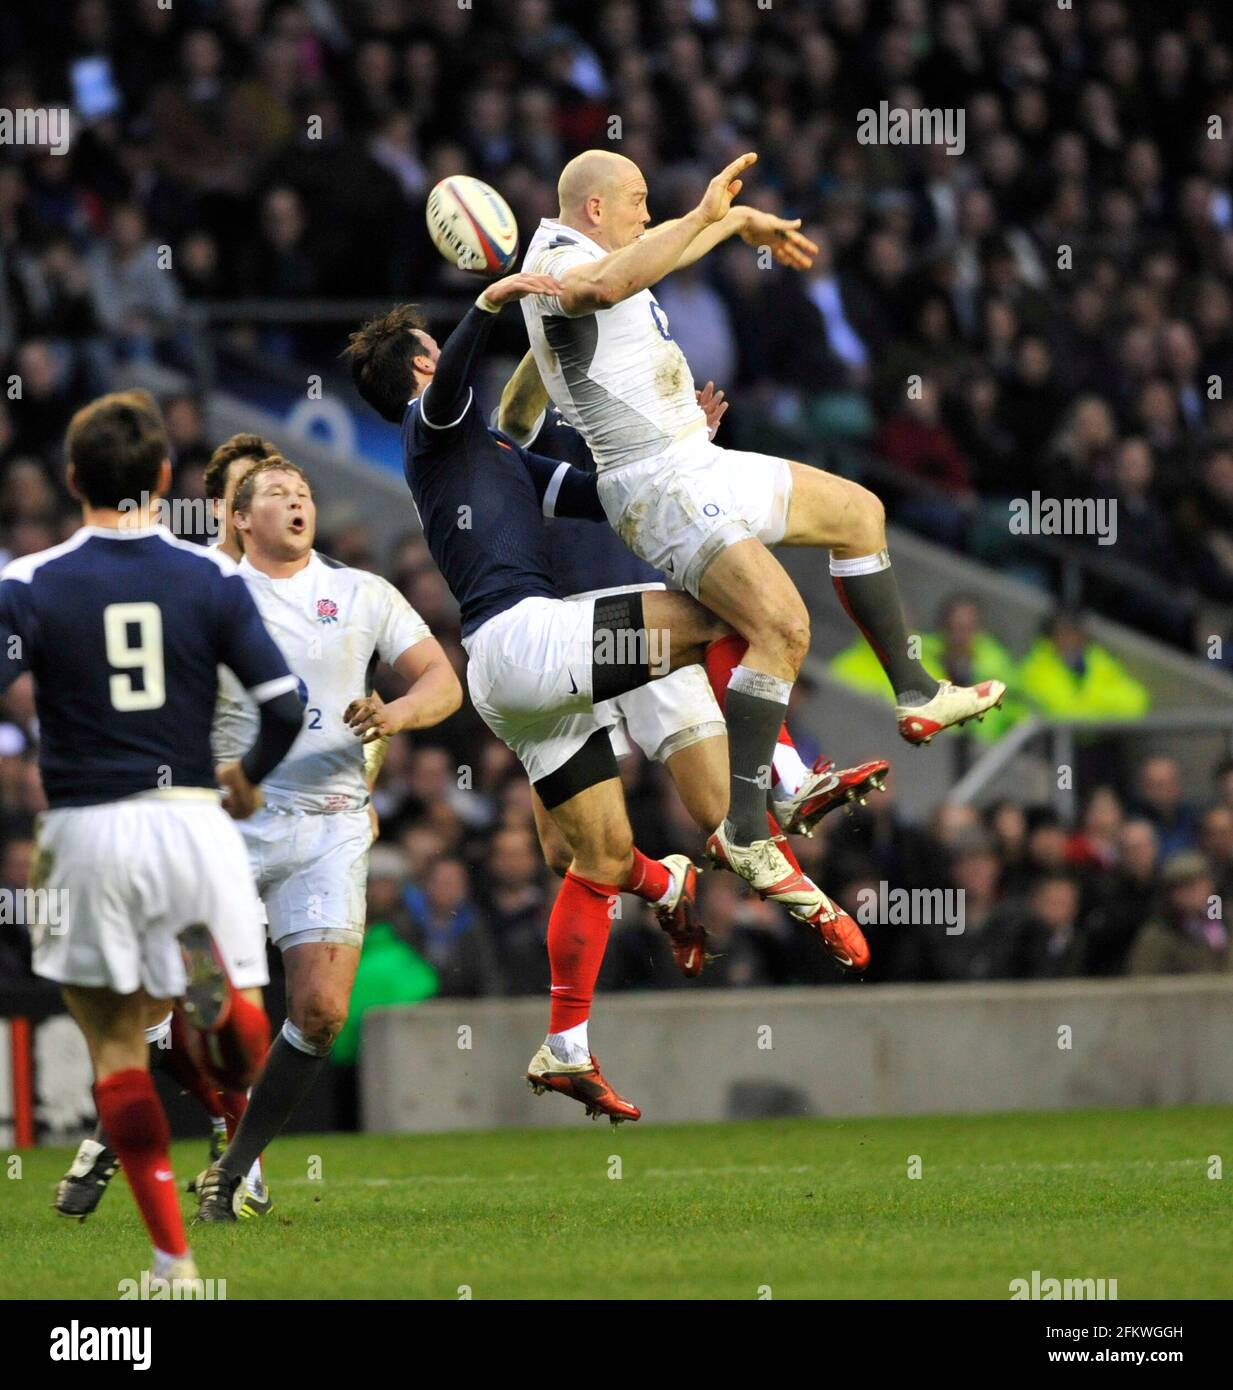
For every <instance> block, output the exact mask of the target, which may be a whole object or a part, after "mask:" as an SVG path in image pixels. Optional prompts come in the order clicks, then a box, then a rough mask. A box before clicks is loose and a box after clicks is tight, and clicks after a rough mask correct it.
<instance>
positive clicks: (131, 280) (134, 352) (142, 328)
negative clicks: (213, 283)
mask: <svg viewBox="0 0 1233 1390" xmlns="http://www.w3.org/2000/svg"><path fill="white" fill-rule="evenodd" d="M108 230H109V235H108V238H107V241H106V242H104V243H102V244H100V245H99V246H97V247H96V248H95V249H94V250H93V251H92V252H91V253H90V254H89V256H88V257H87V259H86V267H87V271H88V274H89V277H90V292H91V295H92V296H93V300H94V312H95V314H96V315H97V317H98V321H99V323H100V324H101V325H102V326H103V328H104V329H106V331H107V333H108V335H109V337H110V338H111V341H112V342H113V343H114V344H115V345H116V347H117V349H118V350H119V351H120V353H121V355H123V356H127V357H151V356H153V355H154V351H155V348H156V347H157V346H158V345H159V344H160V343H165V342H167V341H168V340H169V339H170V338H171V337H172V335H173V334H175V333H176V332H177V331H178V330H179V329H180V328H181V326H182V324H181V315H182V296H181V294H180V288H179V284H178V282H177V280H176V275H175V271H174V269H173V268H172V264H171V261H170V258H169V257H168V256H166V255H165V253H164V251H163V250H162V249H160V247H159V246H158V245H157V244H156V243H155V241H154V239H153V238H152V237H150V236H149V234H148V232H147V230H146V219H145V214H144V213H143V212H142V210H141V208H140V207H138V206H137V205H136V204H135V203H121V204H120V205H119V206H118V207H115V208H113V209H112V212H111V218H110V223H109V229H108Z"/></svg>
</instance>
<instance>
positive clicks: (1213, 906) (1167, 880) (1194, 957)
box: [1128, 851, 1233, 975]
mask: <svg viewBox="0 0 1233 1390" xmlns="http://www.w3.org/2000/svg"><path fill="white" fill-rule="evenodd" d="M1161 883H1162V886H1163V891H1164V903H1163V908H1162V911H1161V912H1160V913H1159V915H1157V916H1154V917H1153V918H1152V919H1151V920H1150V921H1149V922H1148V923H1147V924H1146V926H1144V927H1143V929H1142V930H1141V931H1140V932H1139V935H1138V936H1137V937H1136V938H1135V943H1134V946H1133V947H1132V948H1131V952H1130V960H1129V964H1128V969H1129V971H1130V973H1131V974H1132V975H1199V974H1218V973H1224V972H1225V971H1228V970H1230V969H1233V951H1230V949H1229V932H1228V928H1227V927H1226V926H1225V924H1224V922H1223V920H1222V919H1221V917H1220V915H1219V907H1220V904H1219V901H1218V899H1216V897H1215V885H1214V884H1213V882H1212V875H1211V869H1210V867H1209V865H1208V863H1207V860H1206V859H1204V858H1203V856H1202V855H1201V854H1196V853H1194V852H1193V851H1183V852H1182V853H1179V854H1175V855H1173V857H1172V858H1170V859H1167V860H1166V861H1165V864H1164V869H1163V870H1162V872H1161Z"/></svg>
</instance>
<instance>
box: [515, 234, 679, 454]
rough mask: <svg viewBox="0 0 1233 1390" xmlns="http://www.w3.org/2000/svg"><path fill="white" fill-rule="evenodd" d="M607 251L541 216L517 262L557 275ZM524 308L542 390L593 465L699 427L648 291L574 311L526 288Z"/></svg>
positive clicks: (655, 450) (664, 322) (660, 448)
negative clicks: (587, 451) (586, 450)
mask: <svg viewBox="0 0 1233 1390" xmlns="http://www.w3.org/2000/svg"><path fill="white" fill-rule="evenodd" d="M607 254H608V253H607V252H606V251H605V250H604V249H603V247H602V246H598V245H596V243H595V242H593V241H592V240H591V239H590V237H588V236H584V235H583V233H582V232H578V231H575V230H574V229H573V228H572V227H566V226H564V225H563V224H562V223H560V222H558V221H556V220H555V219H554V218H550V217H546V218H544V220H543V221H542V222H541V223H540V224H539V227H538V228H537V229H536V232H535V235H534V236H533V237H532V238H531V244H530V245H529V246H528V247H527V254H526V257H525V258H524V260H523V263H522V268H523V270H524V271H527V272H529V273H534V274H538V275H555V276H556V277H557V278H558V279H559V278H560V277H561V276H562V275H563V274H564V273H565V272H566V271H567V270H568V269H570V267H571V266H575V265H583V264H585V263H586V262H587V261H598V260H602V259H603V258H604V257H605V256H606V255H607ZM522 313H523V317H524V318H525V319H526V324H527V334H528V336H529V337H530V339H531V350H532V352H534V354H535V362H536V365H537V366H538V367H539V374H540V376H541V377H542V378H543V382H544V385H545V386H546V387H547V388H548V394H549V395H550V396H551V397H552V399H553V400H554V401H555V402H556V404H557V406H558V408H559V409H560V411H561V414H562V415H564V416H565V418H566V419H567V420H568V421H569V423H570V424H571V425H573V426H574V428H575V429H577V430H579V431H580V432H581V434H582V436H583V437H584V438H585V439H586V442H587V445H588V447H589V448H590V450H591V453H592V454H593V455H594V458H595V465H596V467H597V468H598V469H599V471H600V472H603V471H604V470H605V469H607V468H613V467H617V466H618V465H620V464H623V463H636V462H637V461H638V460H639V459H644V458H650V457H651V456H652V455H654V454H660V453H663V452H664V450H665V449H667V448H668V447H669V446H670V445H671V444H672V443H673V441H674V440H676V439H679V438H680V437H681V436H682V435H683V434H685V433H687V432H688V433H693V432H695V431H703V430H705V429H706V416H705V415H704V414H703V412H702V409H701V407H700V406H699V405H698V402H697V399H696V398H695V396H694V379H693V374H692V373H691V372H690V370H689V363H688V362H686V360H685V354H684V353H683V352H682V351H681V349H680V348H679V347H677V345H676V343H675V341H674V340H673V338H672V336H671V334H670V333H669V331H668V316H667V314H665V313H664V311H663V310H662V309H661V308H660V307H659V303H658V301H657V300H656V298H655V296H654V295H653V294H652V293H651V291H650V290H641V291H639V293H638V294H635V295H631V296H630V297H629V298H628V299H626V300H622V302H621V303H620V304H616V305H614V306H613V307H612V308H611V309H599V310H597V311H596V312H595V313H593V314H581V315H579V316H577V317H576V318H569V317H567V316H566V315H565V314H564V313H563V312H562V309H561V303H560V300H558V299H551V298H548V297H547V296H544V295H532V296H529V297H528V298H526V299H524V300H523V301H522ZM703 437H704V438H705V435H704V436H703Z"/></svg>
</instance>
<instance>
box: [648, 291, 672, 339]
mask: <svg viewBox="0 0 1233 1390" xmlns="http://www.w3.org/2000/svg"><path fill="white" fill-rule="evenodd" d="M651 318H652V320H653V321H654V324H655V327H656V328H657V329H658V330H659V336H660V337H661V338H662V339H663V340H664V341H665V342H666V343H670V342H671V341H672V334H671V333H669V332H668V315H667V314H665V313H664V311H663V310H662V309H661V308H660V307H659V303H658V301H657V300H654V299H652V300H651Z"/></svg>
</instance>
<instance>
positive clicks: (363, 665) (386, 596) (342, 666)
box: [211, 551, 431, 811]
mask: <svg viewBox="0 0 1233 1390" xmlns="http://www.w3.org/2000/svg"><path fill="white" fill-rule="evenodd" d="M240 573H241V574H242V575H243V576H244V579H245V581H246V582H247V584H248V588H249V592H250V593H251V594H252V596H253V600H254V602H255V603H256V605H257V610H258V612H260V614H261V616H262V618H263V619H264V621H265V625H266V628H267V629H268V630H269V633H270V636H271V637H273V639H274V640H275V642H277V643H278V645H279V647H280V648H281V649H282V652H283V655H284V656H285V657H286V658H287V664H288V665H289V666H290V667H291V670H292V672H293V673H294V674H295V675H296V676H298V677H299V679H300V683H301V687H303V688H306V689H307V696H306V703H307V708H306V710H305V711H304V727H303V728H302V729H301V730H300V733H299V737H298V738H297V739H296V741H295V742H294V743H293V744H292V745H291V751H290V752H289V753H288V754H287V756H286V757H285V758H284V759H283V760H282V762H281V763H279V765H278V766H277V767H276V768H275V769H274V771H273V772H272V773H270V775H269V777H267V778H266V780H265V781H264V782H263V783H262V784H261V787H262V791H263V792H264V794H265V799H266V802H267V803H268V804H269V805H271V806H281V807H286V808H287V809H290V810H304V811H351V810H359V809H360V808H361V807H363V806H365V805H366V804H367V801H368V787H367V785H366V783H365V781H364V745H363V743H362V742H361V741H360V740H359V739H358V738H357V737H356V736H355V734H354V733H352V732H351V730H350V729H349V728H348V727H347V726H346V724H345V723H343V711H344V710H345V709H346V708H347V706H348V705H349V704H350V703H351V701H352V700H358V699H360V698H361V697H362V696H364V695H367V694H368V693H369V691H370V690H371V679H372V670H373V667H374V666H375V665H376V662H377V658H378V657H380V659H381V660H382V661H385V662H388V663H390V664H392V663H393V662H394V661H396V660H397V659H398V657H400V656H401V655H402V654H403V652H405V651H406V650H407V648H408V647H414V646H415V644H416V643H417V642H422V641H423V640H424V639H425V638H426V637H428V636H430V635H431V634H430V633H429V631H428V625H427V624H426V623H425V622H424V620H423V618H421V617H420V615H419V614H418V613H417V612H416V611H415V609H414V608H412V607H411V605H410V604H409V603H408V602H407V600H406V599H405V598H403V596H402V595H401V594H400V593H399V592H398V590H397V589H395V588H394V586H393V585H392V584H390V583H388V582H387V581H386V580H384V579H382V578H381V577H380V575H376V574H370V573H369V572H368V571H367V570H357V569H349V568H348V567H347V566H346V565H340V564H338V562H337V561H335V560H327V559H325V558H323V557H322V556H320V555H318V554H317V552H316V551H313V553H312V557H311V558H310V560H309V562H308V564H307V565H305V566H304V568H303V569H302V570H300V571H299V572H298V573H296V574H293V575H292V576H291V577H290V578H289V579H273V578H271V576H270V575H268V574H263V573H262V572H261V570H259V569H256V568H255V567H254V566H253V565H251V564H250V563H249V562H248V560H247V559H244V560H241V561H240ZM301 693H303V690H302V691H301ZM258 722H259V716H258V714H257V707H256V705H255V704H254V703H253V702H252V700H251V699H250V698H249V697H248V695H247V694H246V692H245V691H244V690H243V689H241V687H240V685H239V682H238V681H237V680H236V678H235V677H234V676H233V675H232V674H231V672H230V671H228V670H227V669H226V667H220V668H219V689H218V701H217V703H216V705H215V710H214V727H213V731H212V739H211V742H212V744H213V750H214V756H215V759H216V760H217V761H218V762H230V761H232V760H233V759H235V758H238V757H240V756H241V755H242V754H243V753H244V752H245V751H246V750H247V749H248V748H250V747H251V746H252V743H253V741H254V739H255V738H256V737H257V728H258Z"/></svg>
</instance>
